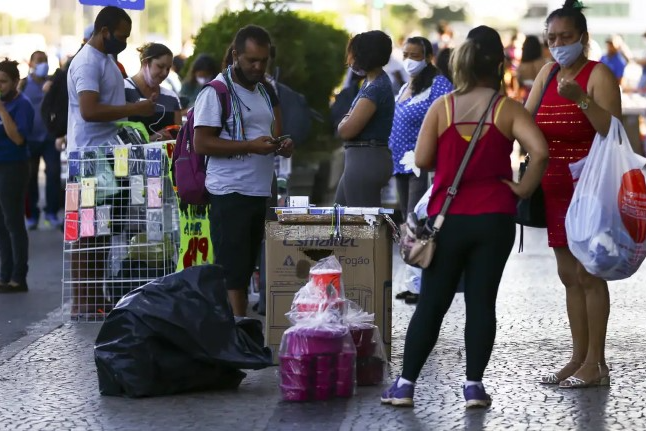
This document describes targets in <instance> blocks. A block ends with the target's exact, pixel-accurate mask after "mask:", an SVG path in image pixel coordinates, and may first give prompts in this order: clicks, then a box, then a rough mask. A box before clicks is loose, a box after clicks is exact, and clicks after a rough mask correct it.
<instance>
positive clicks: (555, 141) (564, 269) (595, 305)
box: [526, 0, 621, 388]
mask: <svg viewBox="0 0 646 431" xmlns="http://www.w3.org/2000/svg"><path fill="white" fill-rule="evenodd" d="M582 8H583V5H582V4H581V2H579V1H574V0H566V2H565V3H564V4H563V7H561V8H560V9H557V10H555V11H553V12H552V13H551V14H550V15H549V16H548V17H547V34H546V37H547V43H548V46H549V49H550V52H551V54H552V57H554V59H555V60H556V63H548V64H547V65H545V67H543V69H542V70H541V72H540V73H539V74H538V76H537V77H536V79H535V81H534V85H533V86H532V89H531V92H530V94H529V97H528V99H527V104H526V108H527V110H528V111H530V112H537V114H536V123H537V124H538V127H539V128H540V129H541V131H542V132H543V134H544V135H545V138H546V139H547V142H548V145H549V166H548V168H547V171H546V173H545V176H544V177H543V180H542V186H543V191H544V193H545V210H546V211H545V212H546V219H547V235H548V245H549V246H550V247H552V248H553V249H554V254H555V255H556V264H557V267H558V274H559V277H560V279H561V282H562V283H563V285H564V286H565V297H566V304H567V314H568V319H569V322H570V331H571V334H572V347H573V351H572V355H571V357H570V360H569V362H567V363H566V364H565V365H564V366H561V367H560V368H558V371H556V372H554V373H550V374H547V375H545V376H543V377H542V379H541V383H544V384H554V385H559V386H560V387H561V388H583V387H588V386H600V385H608V384H609V383H610V377H609V371H608V366H607V365H606V360H605V341H606V329H607V325H608V316H609V313H610V299H609V294H608V284H607V283H606V282H605V281H604V280H602V279H600V278H597V277H594V276H593V275H591V274H589V273H588V272H587V271H586V270H585V268H584V267H583V266H582V265H581V264H580V263H579V262H578V261H577V260H576V258H575V257H574V256H573V255H572V253H571V252H570V250H569V248H568V241H567V233H566V231H565V215H566V213H567V209H568V206H569V205H570V201H571V200H572V194H573V192H574V184H573V180H572V176H571V174H570V169H569V164H570V163H574V162H576V161H578V160H580V159H581V158H583V157H585V156H586V155H587V154H588V152H589V151H590V147H591V145H592V141H593V139H594V137H595V135H596V134H597V133H599V134H601V135H603V136H605V135H606V134H607V133H608V130H609V127H610V120H611V117H612V116H615V117H617V118H621V96H620V91H619V85H618V84H617V80H616V79H615V78H614V76H613V74H612V72H611V71H610V69H608V67H606V66H605V65H603V64H601V63H597V62H595V61H590V60H588V58H587V57H586V50H585V48H584V47H585V46H586V45H587V44H588V41H589V35H588V29H587V22H586V18H585V16H584V15H583V11H582ZM555 68H559V69H558V73H557V74H556V75H555V76H554V78H553V79H551V80H550V81H549V82H547V81H548V79H547V78H548V75H549V74H550V72H551V71H552V70H554V69H555ZM545 87H546V90H545V95H544V96H543V99H542V100H540V95H541V93H542V92H543V88H545ZM539 100H540V106H539ZM530 166H531V165H530ZM562 346H563V350H566V349H567V348H568V347H569V343H567V342H564V343H563V344H562Z"/></svg>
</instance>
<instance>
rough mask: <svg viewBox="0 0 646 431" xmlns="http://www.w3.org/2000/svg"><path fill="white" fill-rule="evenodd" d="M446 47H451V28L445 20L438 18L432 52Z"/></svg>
mask: <svg viewBox="0 0 646 431" xmlns="http://www.w3.org/2000/svg"><path fill="white" fill-rule="evenodd" d="M447 48H453V29H452V28H451V26H450V25H449V23H448V22H447V21H445V20H440V22H438V24H437V40H435V41H434V42H433V52H437V53H439V52H441V51H442V50H444V49H447ZM447 76H448V75H447Z"/></svg>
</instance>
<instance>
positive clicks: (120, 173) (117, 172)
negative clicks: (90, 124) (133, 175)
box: [114, 146, 128, 178]
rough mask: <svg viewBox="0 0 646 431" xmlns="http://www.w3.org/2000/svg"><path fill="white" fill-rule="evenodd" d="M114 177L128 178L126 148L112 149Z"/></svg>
mask: <svg viewBox="0 0 646 431" xmlns="http://www.w3.org/2000/svg"><path fill="white" fill-rule="evenodd" d="M114 176H115V177H120V178H123V177H127V176H128V147H126V146H119V147H115V148H114Z"/></svg>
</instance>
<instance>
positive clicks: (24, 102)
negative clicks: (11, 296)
mask: <svg viewBox="0 0 646 431" xmlns="http://www.w3.org/2000/svg"><path fill="white" fill-rule="evenodd" d="M19 82H20V72H19V71H18V63H17V62H15V61H10V60H8V59H5V60H3V61H0V293H14V292H26V291H27V290H28V287H27V271H28V260H29V237H28V235H27V229H26V227H25V196H26V194H27V184H28V183H29V154H28V150H27V145H26V142H27V141H26V137H27V136H29V135H30V134H31V130H32V125H33V123H34V108H33V107H32V105H31V103H30V102H29V100H28V99H27V98H26V97H25V96H24V95H22V94H21V93H20V92H19V91H18V83H19Z"/></svg>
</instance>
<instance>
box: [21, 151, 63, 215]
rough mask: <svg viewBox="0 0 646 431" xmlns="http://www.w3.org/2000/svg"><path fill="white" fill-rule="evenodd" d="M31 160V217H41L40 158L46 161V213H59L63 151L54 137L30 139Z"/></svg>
mask: <svg viewBox="0 0 646 431" xmlns="http://www.w3.org/2000/svg"><path fill="white" fill-rule="evenodd" d="M27 148H29V155H30V157H31V160H30V162H29V163H30V165H31V166H30V168H31V169H30V176H29V195H28V197H29V209H30V210H31V218H32V219H34V220H38V219H39V218H40V209H39V208H38V200H39V187H38V171H39V167H40V159H41V157H42V159H43V160H44V161H45V214H57V213H58V210H59V209H60V207H61V206H60V195H61V153H60V152H58V150H57V149H56V146H55V144H54V140H53V139H47V140H45V141H42V142H35V141H28V142H27Z"/></svg>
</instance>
